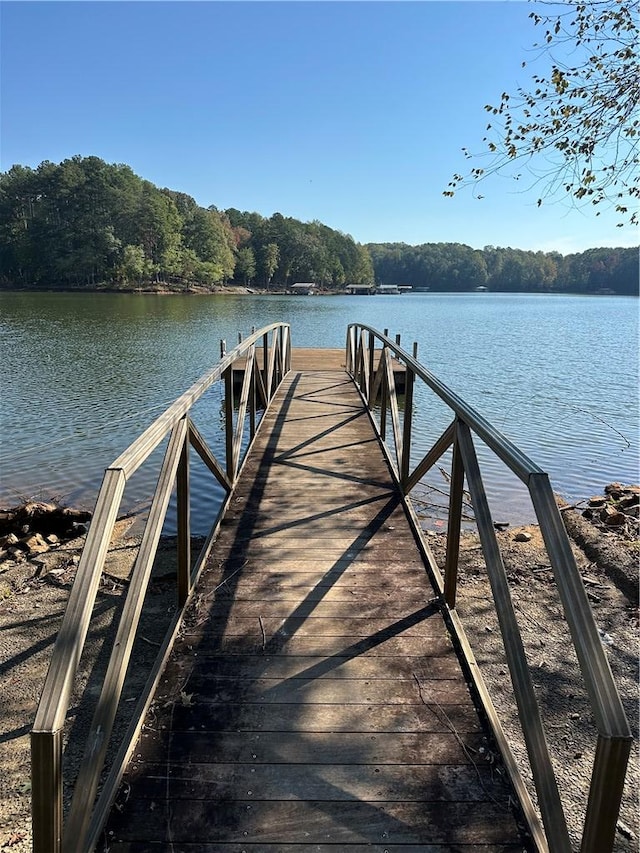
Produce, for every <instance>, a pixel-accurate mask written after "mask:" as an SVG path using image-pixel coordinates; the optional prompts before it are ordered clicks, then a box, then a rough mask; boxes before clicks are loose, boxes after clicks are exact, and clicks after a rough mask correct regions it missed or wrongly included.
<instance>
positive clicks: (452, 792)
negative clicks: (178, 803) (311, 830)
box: [130, 763, 491, 802]
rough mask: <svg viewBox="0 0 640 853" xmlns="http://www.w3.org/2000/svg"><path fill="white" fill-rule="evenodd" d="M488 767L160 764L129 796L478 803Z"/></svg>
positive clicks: (133, 782)
mask: <svg viewBox="0 0 640 853" xmlns="http://www.w3.org/2000/svg"><path fill="white" fill-rule="evenodd" d="M478 774H480V778H481V779H482V780H483V781H485V782H487V783H489V782H490V776H491V768H489V767H480V768H478V769H477V770H476V769H475V768H472V767H468V766H466V765H455V764H448V765H436V766H435V767H434V772H433V773H432V774H431V775H430V776H429V777H428V778H426V779H425V773H424V766H423V765H420V764H418V765H416V764H407V765H402V766H398V765H396V764H377V765H366V764H365V765H363V764H330V765H326V766H325V765H322V764H316V765H311V766H309V765H306V764H302V765H301V764H257V765H256V764H237V763H218V764H204V763H202V764H174V765H172V767H171V772H170V773H169V774H167V768H166V765H165V764H156V765H152V766H150V767H149V768H148V769H147V771H146V773H145V774H144V775H142V774H141V776H140V780H139V781H138V780H137V779H136V776H135V774H133V775H132V777H131V785H132V789H131V793H130V796H132V797H136V798H138V797H139V798H140V799H143V800H155V799H160V798H165V797H167V796H168V797H169V798H170V799H172V800H174V799H176V800H192V799H193V800H205V799H210V798H211V797H212V796H215V797H216V798H219V799H220V800H232V799H233V798H234V797H235V795H236V793H237V791H244V792H245V797H246V798H247V799H248V800H252V799H254V798H256V799H258V798H259V799H260V800H261V801H268V800H272V801H279V800H296V799H302V800H314V799H324V800H329V801H334V802H339V801H342V802H347V801H349V800H360V799H366V800H369V801H372V802H375V801H376V800H377V798H378V797H379V796H380V792H381V791H384V795H385V799H386V800H387V802H434V801H440V802H445V801H447V800H454V801H457V802H479V801H483V800H486V798H487V794H486V792H485V791H484V790H483V789H482V787H480V786H479V785H478V784H477V783H478Z"/></svg>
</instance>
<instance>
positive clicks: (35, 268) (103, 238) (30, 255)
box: [0, 156, 373, 290]
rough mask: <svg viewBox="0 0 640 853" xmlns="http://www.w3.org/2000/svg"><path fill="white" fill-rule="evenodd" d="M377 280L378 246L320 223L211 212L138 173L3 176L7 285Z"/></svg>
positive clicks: (93, 166) (64, 170)
mask: <svg viewBox="0 0 640 853" xmlns="http://www.w3.org/2000/svg"><path fill="white" fill-rule="evenodd" d="M294 281H315V282H318V283H319V284H322V285H325V286H326V287H328V288H331V287H339V286H341V285H343V284H345V282H353V283H368V282H371V281H373V269H372V266H371V259H370V257H369V253H368V252H367V250H366V249H365V248H364V247H363V246H361V245H358V244H357V243H356V242H355V241H354V240H353V238H352V237H350V236H349V235H348V234H342V233H341V232H339V231H335V230H334V229H332V228H329V227H327V226H326V225H323V224H322V223H320V222H311V223H304V222H299V221H298V220H296V219H293V218H291V217H285V216H282V214H280V213H274V214H273V216H271V217H270V218H269V219H265V218H264V217H262V216H260V215H259V214H257V213H241V212H240V211H237V210H233V209H231V210H229V211H220V210H218V209H217V208H216V207H215V206H213V205H212V206H211V207H208V208H203V207H201V206H200V205H198V204H197V203H196V201H195V200H194V199H193V198H192V197H191V196H189V195H187V194H186V193H181V192H175V191H174V190H169V189H166V188H164V189H160V188H158V187H156V186H155V185H154V184H152V183H150V182H149V181H145V180H143V179H142V178H140V177H138V176H137V175H136V174H134V172H133V170H132V169H131V168H130V167H129V166H127V165H119V164H118V165H111V164H108V163H105V162H104V161H103V160H101V159H99V158H98V157H80V156H76V157H72V158H71V159H68V160H64V161H63V162H62V163H60V164H55V163H50V162H47V161H45V162H43V163H41V164H40V165H39V166H38V167H37V168H36V169H31V168H28V167H25V166H20V165H15V166H13V167H12V168H11V169H9V170H8V171H7V172H5V173H2V174H0V286H4V287H5V288H6V287H18V288H54V289H55V288H61V289H62V288H65V289H66V288H95V287H97V286H112V287H117V288H124V289H126V288H137V287H140V286H142V285H144V284H148V283H150V282H155V283H157V284H164V285H166V284H168V285H171V286H173V287H174V288H175V289H177V290H180V289H187V288H188V287H189V286H191V285H193V284H196V285H202V286H208V285H215V284H220V283H222V282H237V283H243V284H247V285H248V284H253V283H255V284H256V285H260V286H264V287H286V286H288V285H290V284H292V283H293V282H294Z"/></svg>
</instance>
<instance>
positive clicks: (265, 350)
mask: <svg viewBox="0 0 640 853" xmlns="http://www.w3.org/2000/svg"><path fill="white" fill-rule="evenodd" d="M268 376H269V335H268V334H267V335H263V336H262V384H263V385H264V390H265V391H266V392H267V403H268V402H269V400H270V399H271V388H269V387H268V386H267V378H268Z"/></svg>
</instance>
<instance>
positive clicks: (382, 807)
mask: <svg viewBox="0 0 640 853" xmlns="http://www.w3.org/2000/svg"><path fill="white" fill-rule="evenodd" d="M341 356H342V358H344V354H343V353H341ZM323 365H324V366H323V369H313V358H312V357H310V356H308V355H307V357H306V360H305V359H302V358H301V356H300V355H299V356H298V357H296V355H295V351H294V358H293V363H292V370H291V371H290V373H289V374H288V375H287V377H286V379H285V380H284V382H283V384H282V386H281V388H280V390H279V392H278V395H277V398H276V401H275V403H274V405H273V406H272V407H271V408H270V409H269V411H268V413H267V414H266V415H265V417H264V422H263V423H262V424H261V427H260V431H259V434H258V437H257V441H256V445H255V446H254V448H253V450H252V452H251V454H250V456H249V458H248V461H247V463H246V465H245V468H244V470H243V471H242V474H241V477H240V480H239V482H238V485H237V487H236V490H235V492H234V496H233V499H232V502H231V504H230V507H229V510H228V512H227V514H226V516H225V520H224V523H223V525H222V527H221V531H220V536H219V538H218V540H217V542H216V546H215V548H214V550H213V552H212V555H211V556H210V558H209V563H208V565H207V568H206V569H205V571H204V573H203V576H202V577H201V579H200V582H199V584H198V588H197V589H196V591H195V592H194V597H193V604H192V606H191V609H190V611H189V613H188V615H187V617H186V620H185V623H184V629H183V631H182V632H181V635H180V637H179V639H178V641H177V643H176V646H175V648H174V651H173V653H172V656H171V659H170V662H169V664H168V668H167V670H166V674H165V677H164V678H163V679H162V681H161V687H160V692H159V694H158V695H157V697H156V700H155V702H154V704H153V706H152V711H151V715H150V717H149V718H148V721H147V725H146V726H145V729H144V731H143V735H142V737H141V739H140V742H139V744H138V746H137V747H136V749H135V751H134V760H133V763H132V764H131V766H130V768H129V770H128V772H127V774H126V776H125V782H124V785H123V786H122V788H121V796H120V797H119V801H118V802H117V808H115V809H114V810H113V812H112V815H111V818H110V820H109V823H108V825H107V827H106V830H105V833H106V834H105V836H104V837H105V839H108V845H109V850H110V851H111V853H124V851H127V853H140V851H143V850H144V851H165V850H166V851H173V853H196V851H198V853H213V851H222V852H223V853H224V852H225V851H226V853H229V852H230V851H247V853H249V852H250V851H254V853H257V851H260V853H276V852H277V853H303V851H304V853H311V851H318V852H319V853H322V851H333V853H336V851H349V853H361V851H365V850H366V851H383V850H386V851H389V853H401V851H403V853H409V852H410V851H418V850H419V851H422V853H425V852H426V853H436V851H438V853H442V851H465V853H490V851H493V852H494V853H497V851H502V853H505V851H516V850H518V851H520V850H523V846H524V842H523V840H522V837H521V836H520V835H519V831H518V827H517V825H516V821H515V819H514V817H513V815H512V813H511V811H510V807H509V802H510V791H509V789H508V787H507V785H506V784H505V783H504V782H503V781H502V779H501V777H500V776H498V775H496V774H495V773H492V771H491V768H490V767H489V766H488V764H487V763H486V762H483V761H482V757H481V755H482V754H481V753H480V752H478V750H479V749H480V748H481V747H482V746H483V745H486V742H485V741H483V738H484V737H485V736H486V734H485V733H484V732H483V730H482V728H481V726H480V723H479V719H478V715H477V712H476V710H475V708H474V704H473V702H472V699H471V696H470V693H469V690H468V687H467V684H466V681H465V678H464V676H463V672H462V670H461V667H460V664H459V662H458V659H457V657H456V654H455V651H454V648H453V645H452V642H451V640H450V637H449V634H448V632H447V630H446V627H445V624H444V621H443V619H442V616H441V614H440V612H439V608H438V606H437V603H436V601H435V597H434V593H433V590H432V587H431V585H430V582H429V579H428V577H427V574H426V572H425V568H424V566H423V562H422V559H421V556H420V552H419V550H418V548H417V545H416V544H415V541H414V538H413V534H412V532H411V529H410V526H409V523H408V520H407V518H406V515H405V511H404V508H403V504H402V498H401V496H400V493H399V491H398V490H397V488H396V486H395V484H394V481H393V479H392V477H391V474H390V471H389V468H388V465H387V462H386V459H385V457H384V455H383V453H382V451H381V450H380V447H379V445H378V441H377V438H376V435H375V433H374V430H373V428H372V426H371V424H370V421H369V418H368V415H367V412H366V410H365V409H364V407H363V405H362V402H361V400H360V397H359V395H358V393H357V391H356V388H355V386H354V384H353V382H352V380H351V379H350V378H349V376H348V375H347V373H346V372H345V371H344V368H341V367H340V366H339V364H336V366H335V367H331V368H330V369H327V367H326V365H327V358H326V351H323Z"/></svg>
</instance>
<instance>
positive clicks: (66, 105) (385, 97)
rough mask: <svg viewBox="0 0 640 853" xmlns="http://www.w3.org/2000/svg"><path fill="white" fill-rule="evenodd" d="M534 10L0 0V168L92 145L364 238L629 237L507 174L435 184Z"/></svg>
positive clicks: (522, 54)
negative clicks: (474, 182) (451, 189)
mask: <svg viewBox="0 0 640 853" xmlns="http://www.w3.org/2000/svg"><path fill="white" fill-rule="evenodd" d="M531 10H532V6H531V4H530V3H527V2H522V0H511V2H484V0H468V1H467V2H458V0H443V1H442V2H438V0H424V2H366V0H362V2H339V0H334V2H271V1H270V0H262V2H249V1H248V0H247V2H245V0H236V2H154V1H153V0H151V1H150V2H110V3H102V2H67V3H61V2H55V1H54V2H2V3H1V5H0V15H1V18H0V26H1V30H0V33H1V66H0V73H1V81H0V85H1V89H0V95H1V108H0V118H1V121H2V123H1V129H0V170H1V171H5V170H7V169H8V168H10V167H11V166H12V165H13V164H14V163H20V164H23V165H28V166H37V165H38V164H39V163H40V162H41V161H43V160H50V161H52V162H59V161H61V160H63V159H65V158H67V157H71V156H73V155H74V154H80V155H83V156H87V155H96V156H98V157H101V158H102V159H104V160H106V161H107V162H109V163H127V164H128V165H130V166H131V167H132V168H133V170H134V171H135V172H136V173H137V174H138V175H140V176H141V177H143V178H146V179H147V180H149V181H152V182H153V183H154V184H156V185H157V186H160V187H169V188H171V189H174V190H180V191H182V192H186V193H189V194H190V195H192V196H193V197H194V198H195V199H196V201H197V202H198V203H199V204H201V205H203V206H205V207H206V206H208V205H210V204H215V205H216V206H217V207H218V208H220V209H224V208H228V207H236V208H239V209H240V210H250V211H258V212H259V213H261V214H263V215H264V216H270V215H271V214H272V213H274V212H275V211H279V212H280V213H282V214H283V215H285V216H294V217H296V218H298V219H301V220H303V221H309V220H312V219H319V220H320V221H322V222H324V223H325V224H326V225H329V226H330V227H332V228H337V229H339V230H341V231H344V232H347V233H349V234H352V235H353V237H354V238H355V239H356V240H358V241H360V242H386V241H402V242H406V243H427V242H459V243H467V244H469V245H471V246H474V247H478V248H481V247H482V246H485V245H496V246H512V247H514V248H516V247H517V248H523V249H535V250H543V251H551V250H557V251H560V252H562V253H563V254H566V253H569V252H574V251H582V250H584V249H586V248H589V247H593V246H628V245H637V243H638V232H637V230H634V229H632V228H631V227H629V226H625V228H622V229H621V228H616V222H617V221H618V217H617V216H616V215H615V214H613V213H605V212H603V213H602V214H601V216H599V217H596V216H595V215H594V214H593V212H592V210H590V209H588V208H587V210H586V212H584V211H579V210H575V209H571V208H570V207H567V206H566V205H564V204H561V203H556V204H543V206H542V207H541V208H538V207H537V206H536V204H535V201H536V198H537V196H538V194H539V193H537V192H535V191H534V192H529V193H528V192H524V191H523V190H522V188H520V187H519V185H514V184H513V183H512V182H511V181H506V180H501V179H500V178H495V179H493V178H492V179H490V180H489V181H487V182H486V183H485V184H484V185H483V188H482V190H481V192H482V194H483V195H484V198H483V199H482V200H477V199H474V198H473V195H472V192H471V191H470V190H461V191H459V192H458V193H457V194H456V196H455V198H454V199H446V198H444V197H443V196H442V191H443V190H444V189H446V186H447V183H448V181H449V180H450V178H451V176H452V174H453V173H454V172H456V171H464V170H465V167H466V161H465V159H464V156H463V154H462V152H461V149H462V148H463V147H465V146H466V147H467V148H469V149H470V150H472V151H480V150H482V137H483V136H484V134H485V128H486V124H487V120H488V116H487V113H486V112H485V111H484V105H485V104H487V103H498V102H499V99H500V95H501V93H502V92H503V91H509V92H513V91H514V90H515V88H516V86H517V85H518V84H522V85H525V86H528V85H529V82H530V78H531V74H532V69H530V68H529V67H526V68H524V69H523V68H522V62H523V60H527V61H531V60H533V59H534V56H535V54H534V53H533V52H532V50H531V48H532V45H533V44H534V43H535V42H536V41H537V40H538V39H539V38H540V35H541V33H540V32H539V31H538V28H536V27H534V25H533V23H532V22H531V21H530V20H529V18H528V15H529V13H530V12H531ZM535 67H536V68H538V66H535ZM517 188H518V191H516V189H517Z"/></svg>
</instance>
